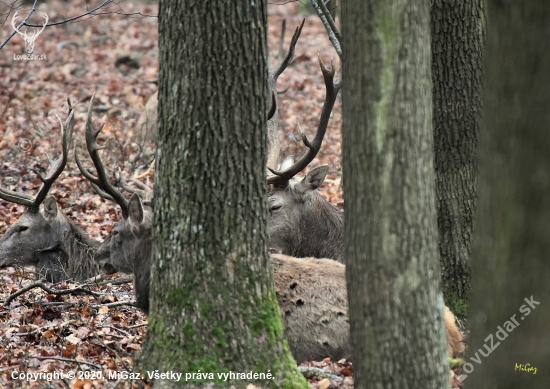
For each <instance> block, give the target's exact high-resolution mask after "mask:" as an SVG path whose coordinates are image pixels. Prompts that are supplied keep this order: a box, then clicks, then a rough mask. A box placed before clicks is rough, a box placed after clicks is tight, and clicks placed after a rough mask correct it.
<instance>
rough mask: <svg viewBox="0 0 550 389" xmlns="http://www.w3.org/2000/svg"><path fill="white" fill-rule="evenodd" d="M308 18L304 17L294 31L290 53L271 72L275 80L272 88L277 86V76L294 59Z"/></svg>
mask: <svg viewBox="0 0 550 389" xmlns="http://www.w3.org/2000/svg"><path fill="white" fill-rule="evenodd" d="M305 21H306V19H302V23H300V25H299V26H298V27H296V30H295V31H294V35H293V36H292V40H291V41H290V47H289V49H288V53H287V55H286V57H285V59H284V60H283V62H281V64H280V65H279V67H278V68H277V69H275V71H274V72H272V73H271V74H270V77H271V79H272V80H273V81H272V82H273V85H272V88H276V86H277V78H279V76H280V75H281V74H282V73H283V72H284V71H285V69H286V68H287V67H288V65H289V64H290V62H291V61H292V58H293V57H294V51H295V50H296V43H297V42H298V38H300V34H301V33H302V28H303V27H304V23H305Z"/></svg>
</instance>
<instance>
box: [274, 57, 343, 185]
mask: <svg viewBox="0 0 550 389" xmlns="http://www.w3.org/2000/svg"><path fill="white" fill-rule="evenodd" d="M317 56H318V58H319V66H320V67H321V71H322V72H323V78H324V80H325V87H326V91H327V92H326V97H325V104H324V105H323V110H322V112H321V118H320V120H319V126H318V127H317V133H316V134H315V138H314V139H313V141H311V142H310V141H309V139H307V137H306V136H305V135H304V134H303V133H302V130H301V129H300V126H298V129H299V130H300V134H301V137H302V141H303V142H304V144H305V145H306V147H307V148H308V151H307V153H306V154H305V155H304V156H303V157H302V158H300V160H299V161H298V162H296V163H294V164H293V165H292V166H290V167H288V168H287V169H285V170H283V171H277V170H273V169H271V168H270V167H269V166H268V169H269V170H270V171H271V173H273V174H274V175H273V176H271V177H268V178H267V183H268V184H273V185H277V186H285V185H287V184H288V182H289V181H290V180H291V179H292V177H294V176H295V175H296V174H298V173H299V172H300V171H302V170H303V169H305V168H306V167H307V165H309V164H310V162H311V161H313V159H314V158H315V156H316V155H317V153H318V152H319V150H320V149H321V144H322V143H323V138H324V136H325V133H326V130H327V127H328V122H329V119H330V113H331V112H332V107H334V103H335V102H336V97H337V96H338V92H340V89H341V88H342V80H341V79H338V80H337V81H334V73H335V71H334V64H333V62H332V60H331V61H330V65H331V68H330V70H329V69H327V67H326V66H325V64H324V63H323V61H322V60H321V55H320V54H318V55H317Z"/></svg>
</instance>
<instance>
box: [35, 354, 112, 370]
mask: <svg viewBox="0 0 550 389" xmlns="http://www.w3.org/2000/svg"><path fill="white" fill-rule="evenodd" d="M31 358H36V359H39V360H46V359H51V360H54V361H61V362H69V363H79V364H83V365H88V366H91V367H93V368H94V369H97V370H101V369H102V367H101V366H99V365H96V364H95V363H91V362H85V361H77V360H76V359H70V358H61V357H34V356H33V357H31Z"/></svg>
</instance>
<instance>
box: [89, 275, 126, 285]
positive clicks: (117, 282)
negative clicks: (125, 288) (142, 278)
mask: <svg viewBox="0 0 550 389" xmlns="http://www.w3.org/2000/svg"><path fill="white" fill-rule="evenodd" d="M131 282H134V276H133V275H127V276H122V277H117V278H113V279H112V280H105V281H102V282H100V283H98V284H97V285H99V286H103V285H108V284H112V285H122V284H128V283H131Z"/></svg>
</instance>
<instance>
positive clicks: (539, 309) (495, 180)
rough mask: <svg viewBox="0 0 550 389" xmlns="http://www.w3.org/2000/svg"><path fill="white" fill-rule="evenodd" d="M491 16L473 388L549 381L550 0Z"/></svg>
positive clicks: (492, 8)
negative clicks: (549, 111)
mask: <svg viewBox="0 0 550 389" xmlns="http://www.w3.org/2000/svg"><path fill="white" fill-rule="evenodd" d="M487 15H488V23H487V38H488V40H487V50H486V60H485V93H484V102H483V104H484V115H483V116H484V119H483V127H482V128H483V131H482V136H481V138H480V154H479V155H480V160H479V163H480V180H479V182H480V190H479V213H478V217H477V221H476V242H477V244H476V246H475V250H474V253H473V258H474V260H473V261H472V273H473V274H474V277H473V279H472V280H473V285H472V301H471V315H470V317H471V319H470V326H471V333H472V338H471V342H470V351H469V358H468V359H467V362H468V363H469V364H468V363H467V364H466V365H465V366H464V371H465V372H466V373H467V374H469V377H468V378H467V381H466V383H465V385H466V386H469V385H470V380H471V382H472V385H475V387H477V388H497V387H498V388H502V389H506V388H533V389H536V388H546V387H548V382H550V370H549V369H548V368H547V366H548V361H550V334H549V332H548V329H549V327H550V310H549V309H548V307H549V306H550V298H549V297H550V283H549V282H548V280H549V279H550V266H549V262H548V255H549V253H550V239H549V237H550V197H549V184H550V153H549V150H550V132H549V128H550V115H549V114H548V109H549V107H550V88H549V87H548V85H550V29H549V28H548V21H549V20H550V3H549V2H547V1H544V0H538V1H529V2H514V1H511V2H508V1H500V0H490V1H488V9H487ZM526 299H527V301H526ZM535 302H536V303H535ZM537 303H539V304H537ZM513 316H515V317H513ZM512 317H513V318H512ZM514 320H515V321H516V322H517V324H515V323H514ZM499 329H502V330H503V331H504V332H502V331H500V330H499ZM488 354H490V355H488ZM527 364H529V366H526V365H527ZM530 368H532V370H530V371H529V369H530ZM534 368H537V371H535V370H534ZM535 373H536V374H535ZM470 376H471V377H470Z"/></svg>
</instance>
